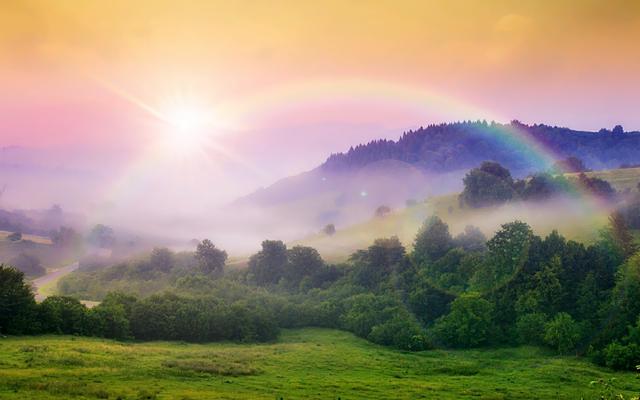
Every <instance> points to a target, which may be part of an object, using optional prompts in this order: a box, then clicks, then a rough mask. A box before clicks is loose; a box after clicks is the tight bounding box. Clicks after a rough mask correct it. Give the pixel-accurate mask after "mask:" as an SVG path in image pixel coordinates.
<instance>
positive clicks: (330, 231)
mask: <svg viewBox="0 0 640 400" xmlns="http://www.w3.org/2000/svg"><path fill="white" fill-rule="evenodd" d="M322 233H324V234H325V235H327V236H333V235H335V233H336V226H335V225H334V224H327V225H325V227H324V228H322Z"/></svg>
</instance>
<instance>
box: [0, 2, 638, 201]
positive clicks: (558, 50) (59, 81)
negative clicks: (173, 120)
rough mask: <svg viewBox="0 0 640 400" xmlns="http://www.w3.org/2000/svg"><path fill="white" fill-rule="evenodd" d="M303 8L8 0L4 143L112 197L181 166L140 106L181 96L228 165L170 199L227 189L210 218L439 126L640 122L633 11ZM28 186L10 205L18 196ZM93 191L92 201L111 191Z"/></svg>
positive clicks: (454, 5) (1, 110) (393, 5)
mask: <svg viewBox="0 0 640 400" xmlns="http://www.w3.org/2000/svg"><path fill="white" fill-rule="evenodd" d="M303 3H304V2H301V3H299V4H295V5H294V4H292V3H291V2H282V3H278V2H247V3H238V4H235V5H232V4H229V3H227V2H218V3H215V2H198V1H193V2H186V3H184V4H183V2H164V1H163V2H158V1H148V2H145V1H139V2H136V3H135V6H132V5H131V4H130V3H129V2H125V1H116V2H113V4H111V2H110V3H109V4H108V5H107V3H102V2H82V1H77V2H76V1H60V2H49V1H15V2H9V3H7V4H4V5H3V6H2V8H1V9H0V33H1V34H2V35H1V36H0V87H2V90H1V91H0V147H6V146H12V145H18V146H25V147H29V148H39V149H41V150H43V151H44V152H42V153H38V154H40V155H41V158H40V159H38V160H37V162H38V163H41V164H43V165H45V166H46V167H47V168H61V167H65V168H71V169H79V170H83V171H90V172H91V173H94V174H95V176H99V177H100V178H99V179H100V182H99V183H100V185H101V186H102V187H103V188H105V187H106V188H111V187H112V186H114V185H116V186H117V185H118V184H119V182H122V181H127V180H128V181H136V182H142V181H144V182H151V181H153V182H156V181H158V179H157V178H158V177H154V176H151V175H153V174H154V173H157V171H175V170H176V169H177V167H176V162H177V161H176V160H174V159H171V157H164V156H166V154H162V153H157V154H156V153H154V152H155V150H154V149H155V148H156V147H157V146H156V145H157V143H156V142H158V141H160V140H161V139H159V138H161V137H162V136H163V134H164V133H162V132H164V131H166V130H167V129H170V127H169V126H167V124H166V121H165V122H163V121H161V120H159V118H158V117H157V116H154V115H153V113H152V112H149V110H148V109H147V108H146V107H149V108H151V109H153V110H156V111H158V112H159V113H162V114H170V113H171V112H172V110H171V109H170V108H171V106H169V107H166V104H172V102H173V101H174V100H175V99H176V98H180V99H182V100H185V98H186V100H185V101H186V102H187V103H197V104H200V105H202V104H205V107H204V109H206V110H207V111H211V113H212V115H213V118H214V119H216V124H214V125H215V127H213V128H208V129H211V132H210V137H209V138H207V140H210V141H212V142H213V143H214V144H215V146H216V147H218V148H221V149H224V152H226V153H227V154H226V155H223V154H222V152H211V151H209V152H208V153H207V154H205V155H202V154H200V152H199V153H198V154H195V153H194V154H192V155H189V156H187V157H183V159H182V160H180V161H179V162H178V163H179V164H180V165H181V167H180V168H182V167H184V164H185V162H186V161H185V159H187V160H188V161H189V162H191V163H192V165H191V166H189V167H185V168H187V169H188V170H190V171H198V172H193V173H194V174H195V175H194V178H193V180H192V181H191V183H189V184H186V183H184V182H181V181H180V179H181V176H180V175H179V174H176V176H174V177H172V179H174V178H175V179H176V181H175V182H174V181H170V184H171V187H172V188H174V190H173V192H180V191H182V192H183V193H185V195H184V196H183V197H181V196H177V197H176V199H175V201H173V202H171V201H169V202H168V203H167V204H163V206H167V205H174V206H175V205H176V204H182V203H180V202H181V201H183V200H185V198H189V197H193V196H190V195H189V194H188V191H189V190H193V188H194V187H203V186H206V185H203V182H208V179H211V177H215V179H219V180H220V181H221V182H223V184H224V186H225V188H226V189H225V190H223V191H214V192H206V194H204V193H205V191H204V190H200V191H198V193H199V194H203V195H202V196H200V197H202V198H203V200H202V201H201V202H200V203H201V204H199V206H200V207H205V205H206V204H210V203H211V202H216V201H217V202H224V201H228V200H230V199H232V198H234V197H235V196H238V195H241V194H244V193H247V192H250V191H251V190H253V189H254V188H255V187H257V186H260V185H266V184H269V183H271V182H273V181H275V180H277V179H278V178H280V177H284V176H287V175H291V174H295V173H298V172H301V171H304V170H307V169H310V168H313V167H314V166H316V165H318V164H319V163H320V162H322V161H323V160H324V159H325V158H326V157H327V156H328V155H329V154H330V153H332V152H336V151H342V150H346V149H348V148H349V146H351V145H355V144H358V143H361V142H365V141H368V140H371V139H377V138H381V137H387V138H397V137H398V136H399V135H400V134H401V133H402V131H403V130H406V129H410V128H414V127H417V126H420V125H427V124H429V123H437V122H445V121H452V120H460V119H471V118H487V119H492V118H496V119H500V120H502V121H506V120H510V119H520V120H522V121H524V122H530V123H548V124H552V125H563V126H568V127H571V128H577V129H588V130H598V129H600V128H602V127H607V128H610V127H612V126H613V125H615V124H622V125H623V126H624V127H625V128H626V129H627V130H636V129H640V113H638V110H637V105H638V104H640V74H638V71H639V70H640V55H639V54H640V52H638V51H637V41H638V39H639V38H640V17H639V15H640V13H639V12H638V11H639V7H638V6H637V5H634V4H629V3H624V2H612V3H604V2H597V1H575V2H562V4H559V5H552V4H551V3H550V2H534V1H531V2H528V1H526V2H499V1H496V2H474V1H472V2H469V1H453V2H440V3H439V2H429V3H425V2H422V1H417V2H412V1H406V2H399V3H398V2H391V1H389V2H375V3H368V2H357V1H354V2H338V1H336V2H326V3H324V4H315V5H314V4H313V2H307V3H304V4H303ZM354 81H357V83H355V84H354V83H353V82H354ZM198 157H203V159H202V160H199V159H198ZM165 158H166V159H165ZM141 164H145V166H141ZM135 174H147V175H145V176H137V177H136V176H135ZM120 184H121V183H120ZM72 186H73V185H72ZM76 186H82V185H80V184H77V185H76ZM34 188H35V189H34ZM31 189H33V190H36V189H37V185H36V186H32V187H31ZM31 189H30V190H22V191H21V188H20V187H16V188H15V190H14V191H13V194H10V195H8V196H9V197H8V199H13V203H14V204H17V203H24V202H26V201H27V200H26V199H27V198H29V199H33V197H34V196H33V192H32V191H31ZM91 191H92V193H93V197H94V198H93V199H92V201H93V202H96V201H98V199H99V198H100V196H107V197H108V196H111V195H113V193H110V189H106V190H94V189H93V188H92V190H91ZM27 193H28V194H29V195H28V196H27ZM54 194H55V193H54ZM11 196H13V197H11ZM36 197H37V201H36V200H32V203H33V205H37V206H43V205H44V203H47V202H51V201H55V200H56V197H57V198H60V199H61V200H60V201H63V202H64V201H66V202H68V203H69V204H72V205H73V206H74V207H80V203H81V202H79V201H77V202H74V201H72V200H71V199H69V198H66V197H65V196H64V194H62V193H61V194H59V195H58V196H36ZM102 200H105V201H107V200H108V201H112V200H114V201H115V200H117V199H108V198H107V199H102ZM138 200H140V199H138ZM132 201H134V200H132ZM136 201H137V200H136Z"/></svg>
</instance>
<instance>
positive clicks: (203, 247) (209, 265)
mask: <svg viewBox="0 0 640 400" xmlns="http://www.w3.org/2000/svg"><path fill="white" fill-rule="evenodd" d="M163 257H164V256H163ZM194 257H195V259H196V260H197V261H198V264H199V266H200V270H201V271H202V272H203V273H205V274H207V275H220V274H222V271H223V269H224V264H225V262H226V261H227V252H226V251H224V250H220V249H218V248H216V246H215V245H214V244H213V243H212V242H211V240H209V239H204V240H203V241H202V242H200V243H198V247H197V249H196V253H195V255H194Z"/></svg>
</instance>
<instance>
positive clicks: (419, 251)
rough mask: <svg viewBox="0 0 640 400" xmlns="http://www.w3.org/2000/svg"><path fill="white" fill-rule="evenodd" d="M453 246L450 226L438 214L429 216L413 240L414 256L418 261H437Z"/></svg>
mask: <svg viewBox="0 0 640 400" xmlns="http://www.w3.org/2000/svg"><path fill="white" fill-rule="evenodd" d="M452 247H453V239H452V238H451V234H450V233H449V226H448V225H447V224H445V223H444V222H443V221H442V220H441V219H440V218H438V217H437V216H435V215H434V216H432V217H430V218H428V219H427V220H426V221H425V222H424V223H423V224H422V227H421V228H420V230H419V231H418V234H417V235H416V238H415V241H414V242H413V256H414V258H415V259H416V260H417V261H418V262H429V261H435V260H437V259H438V258H440V257H442V256H443V255H445V254H446V253H447V252H448V251H449V250H450V249H451V248H452Z"/></svg>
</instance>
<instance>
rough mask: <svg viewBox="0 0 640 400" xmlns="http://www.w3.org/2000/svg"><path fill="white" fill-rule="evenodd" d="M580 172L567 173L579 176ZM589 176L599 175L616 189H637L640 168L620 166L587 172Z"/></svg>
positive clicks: (639, 180) (598, 176) (639, 179)
mask: <svg viewBox="0 0 640 400" xmlns="http://www.w3.org/2000/svg"><path fill="white" fill-rule="evenodd" d="M577 175H578V174H567V176H573V177H577ZM586 175H587V176H589V177H593V176H595V177H597V178H600V179H604V180H605V181H607V182H609V183H610V184H611V186H613V187H614V188H615V189H616V190H619V191H622V190H625V189H630V190H637V188H638V183H640V168H620V169H608V170H602V171H593V172H587V173H586Z"/></svg>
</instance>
